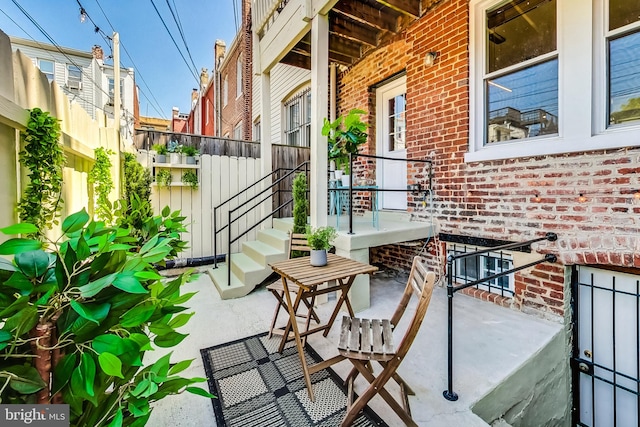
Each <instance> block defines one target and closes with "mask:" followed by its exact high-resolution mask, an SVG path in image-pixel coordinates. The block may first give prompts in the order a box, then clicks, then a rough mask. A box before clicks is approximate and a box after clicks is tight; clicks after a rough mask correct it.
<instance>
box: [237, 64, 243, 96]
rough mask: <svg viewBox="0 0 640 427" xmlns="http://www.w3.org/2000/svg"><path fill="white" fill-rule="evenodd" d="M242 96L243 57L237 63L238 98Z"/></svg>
mask: <svg viewBox="0 0 640 427" xmlns="http://www.w3.org/2000/svg"><path fill="white" fill-rule="evenodd" d="M241 95H242V55H240V56H239V57H238V61H236V98H240V96H241Z"/></svg>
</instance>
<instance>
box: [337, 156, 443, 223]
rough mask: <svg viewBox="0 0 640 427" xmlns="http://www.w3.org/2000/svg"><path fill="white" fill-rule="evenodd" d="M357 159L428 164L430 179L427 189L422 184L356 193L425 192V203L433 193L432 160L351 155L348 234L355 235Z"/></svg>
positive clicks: (358, 190) (372, 189) (357, 190)
mask: <svg viewBox="0 0 640 427" xmlns="http://www.w3.org/2000/svg"><path fill="white" fill-rule="evenodd" d="M357 157H363V158H367V159H376V160H392V161H398V162H406V163H411V162H416V163H424V164H428V165H429V171H428V172H427V179H428V184H427V187H426V188H422V185H421V184H419V183H418V184H412V185H407V187H408V188H406V189H403V188H375V189H374V188H369V189H355V191H356V192H360V191H371V192H373V191H375V192H376V193H380V192H383V193H384V192H389V193H392V192H401V193H420V192H423V193H424V196H423V197H424V199H423V200H424V201H426V197H427V193H428V192H429V191H431V188H432V180H433V162H432V161H431V160H427V159H396V158H393V157H383V156H374V155H371V154H360V153H358V154H349V170H350V171H351V174H350V175H349V190H348V192H349V193H348V194H349V202H348V206H349V208H348V213H349V233H348V234H354V233H353V192H354V188H353V160H354V159H355V158H357ZM329 191H345V190H343V189H336V188H330V189H329ZM377 199H378V198H377V197H376V203H377ZM336 214H337V215H340V212H336Z"/></svg>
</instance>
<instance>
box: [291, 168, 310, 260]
mask: <svg viewBox="0 0 640 427" xmlns="http://www.w3.org/2000/svg"><path fill="white" fill-rule="evenodd" d="M307 189H308V187H307V175H305V174H304V173H302V172H300V173H299V174H297V175H296V176H295V178H293V186H292V190H291V193H292V196H293V232H294V233H298V234H302V233H305V232H306V230H307V212H308V211H309V201H308V200H307ZM302 255H303V252H301V251H293V252H292V253H291V256H292V257H294V258H297V257H300V256H302Z"/></svg>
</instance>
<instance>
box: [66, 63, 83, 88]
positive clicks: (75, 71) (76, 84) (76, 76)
mask: <svg viewBox="0 0 640 427" xmlns="http://www.w3.org/2000/svg"><path fill="white" fill-rule="evenodd" d="M67 88H69V89H72V90H81V89H82V70H81V69H80V68H79V67H77V66H75V65H67Z"/></svg>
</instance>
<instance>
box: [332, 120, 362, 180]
mask: <svg viewBox="0 0 640 427" xmlns="http://www.w3.org/2000/svg"><path fill="white" fill-rule="evenodd" d="M363 114H367V112H366V111H364V110H360V109H353V110H351V111H349V113H348V114H347V115H346V116H340V117H338V118H337V119H335V120H334V121H333V122H330V121H329V120H328V119H326V118H325V119H324V124H323V126H322V135H323V136H326V137H327V148H328V150H329V159H330V160H334V161H335V162H336V167H337V168H342V169H343V170H344V173H345V175H346V176H347V177H346V179H345V177H343V178H342V182H343V185H348V183H349V179H350V178H349V177H348V175H349V173H350V172H351V171H350V170H349V155H350V154H358V150H359V147H360V146H361V145H362V144H364V143H365V142H367V137H368V135H367V133H366V132H365V131H366V129H367V127H368V126H369V125H368V124H367V123H364V122H363V121H362V120H360V116H362V115H363ZM336 178H337V174H336ZM345 182H346V184H345Z"/></svg>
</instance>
